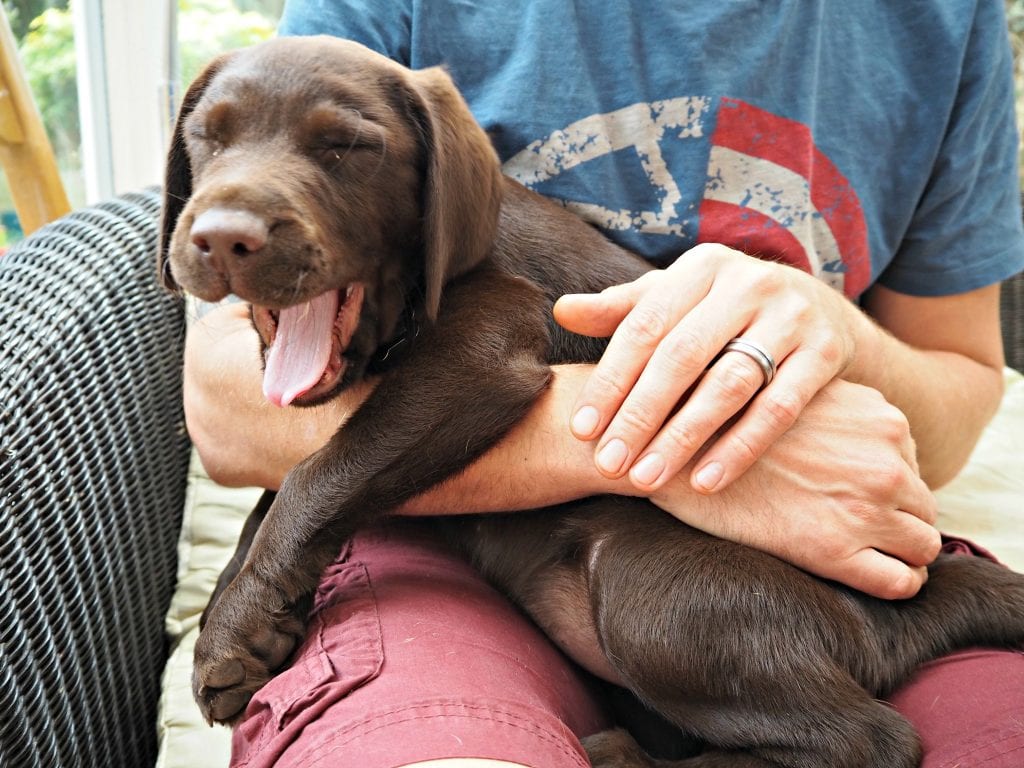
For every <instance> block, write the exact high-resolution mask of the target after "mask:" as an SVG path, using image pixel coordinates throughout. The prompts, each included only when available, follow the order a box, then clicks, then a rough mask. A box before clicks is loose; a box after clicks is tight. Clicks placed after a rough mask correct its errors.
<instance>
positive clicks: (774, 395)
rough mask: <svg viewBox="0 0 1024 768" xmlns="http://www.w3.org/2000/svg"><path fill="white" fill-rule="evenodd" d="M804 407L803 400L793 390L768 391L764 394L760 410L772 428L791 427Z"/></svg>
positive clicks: (778, 389)
mask: <svg viewBox="0 0 1024 768" xmlns="http://www.w3.org/2000/svg"><path fill="white" fill-rule="evenodd" d="M803 407H804V398H803V397H802V396H801V395H800V393H799V392H798V391H797V390H795V389H782V388H777V389H769V390H768V391H767V392H765V394H764V400H763V401H762V408H763V409H764V412H765V415H766V416H767V418H768V421H769V422H770V424H771V425H772V426H773V427H776V428H779V427H781V428H785V427H789V426H791V425H792V424H793V423H794V422H795V421H796V420H797V417H798V416H799V415H800V412H801V411H802V410H803Z"/></svg>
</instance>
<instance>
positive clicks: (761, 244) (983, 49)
mask: <svg viewBox="0 0 1024 768" xmlns="http://www.w3.org/2000/svg"><path fill="white" fill-rule="evenodd" d="M280 32H281V34H298V35H301V34H331V35H336V36H339V37H346V38H350V39H353V40H357V41H359V42H361V43H363V44H365V45H367V46H369V47H371V48H373V49H375V50H377V51H379V52H381V53H383V54H385V55H387V56H389V57H391V58H393V59H395V60H397V61H399V62H401V63H403V64H405V65H407V66H411V67H413V68H414V69H419V68H422V67H427V66H433V65H438V64H443V65H444V66H445V67H446V68H447V69H448V70H449V71H450V73H451V74H452V76H453V78H454V80H455V82H456V83H457V84H458V86H459V88H460V90H461V91H462V93H463V95H464V96H465V97H466V100H467V101H468V102H469V105H470V107H471V109H472V110H473V113H474V114H475V115H476V117H477V119H478V120H479V122H480V123H481V125H483V126H484V128H485V129H486V130H487V132H488V133H489V134H490V136H491V138H492V140H493V142H494V144H495V146H496V148H497V149H498V153H499V155H500V156H501V158H502V161H503V162H504V164H505V172H506V173H508V174H510V175H511V176H513V177H515V178H517V179H518V180H520V181H521V182H523V183H524V184H526V185H527V186H529V187H531V188H533V189H534V190H536V191H538V192H541V193H543V194H546V195H549V196H551V197H554V198H556V199H559V200H561V201H563V202H564V203H565V204H566V205H567V206H568V207H569V208H570V209H571V210H574V211H576V212H578V213H579V214H580V215H581V216H583V217H585V218H586V219H588V220H589V221H591V222H593V223H595V224H597V225H599V226H600V227H601V228H602V229H603V230H604V231H605V232H606V234H608V235H609V236H610V237H611V238H612V239H614V240H616V241H618V242H619V243H620V244H622V245H624V246H626V247H628V248H631V249H633V250H635V251H637V252H639V253H641V254H643V255H645V256H646V257H647V258H649V259H651V260H652V261H654V262H655V263H658V264H665V263H668V262H669V261H671V260H672V259H674V258H675V257H676V256H678V255H679V254H680V253H682V252H683V251H684V250H686V249H687V248H689V247H690V246H692V245H693V244H694V243H697V242H707V241H715V242H722V243H726V244H729V245H732V246H734V247H736V248H739V249H740V250H743V251H745V252H747V253H751V254H755V255H759V256H762V257H765V258H771V259H777V260H781V261H785V262H787V263H790V264H794V265H798V266H801V267H803V268H805V269H807V270H809V271H811V272H813V273H814V274H816V275H818V276H820V277H821V278H822V279H824V280H826V281H828V282H829V283H830V284H832V285H834V286H835V287H836V288H838V289H841V290H843V291H844V292H845V293H846V294H847V295H848V296H850V297H851V298H857V297H858V296H860V294H861V293H862V292H863V291H864V290H865V289H866V288H867V287H868V286H869V285H871V284H873V283H874V282H876V281H878V282H880V283H881V284H883V285H885V286H886V287H888V288H891V289H893V290H896V291H900V292H903V293H908V294H914V295H923V296H934V295H947V294H952V293H959V292H962V291H968V290H972V289H975V288H979V287H982V286H985V285H989V284H991V283H994V282H997V281H999V280H1001V279H1004V278H1006V277H1009V276H1010V275H1012V274H1014V273H1015V272H1017V271H1019V270H1021V269H1022V268H1024V234H1022V228H1021V218H1020V202H1019V195H1020V191H1019V181H1018V175H1017V133H1016V127H1015V119H1014V99H1013V80H1012V71H1011V66H1012V62H1011V55H1010V49H1009V43H1008V40H1007V35H1006V28H1005V20H1004V17H1003V3H1002V0H900V2H892V1H891V0H843V2H838V1H837V0H771V1H769V2H766V1H765V0H742V1H741V0H731V1H729V2H723V1H722V0H705V1H704V2H694V0H664V1H663V2H658V3H649V2H641V0H590V1H589V2H586V3H578V2H568V1H567V0H529V2H522V3H511V4H509V3H499V2H494V1H493V0H389V1H388V2H379V0H288V3H287V5H286V7H285V13H284V18H283V20H282V24H281V28H280Z"/></svg>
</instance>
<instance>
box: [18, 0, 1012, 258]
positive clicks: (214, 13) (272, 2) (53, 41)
mask: <svg viewBox="0 0 1024 768" xmlns="http://www.w3.org/2000/svg"><path fill="white" fill-rule="evenodd" d="M283 2H284V0H179V3H178V30H177V35H178V47H179V62H180V81H181V82H180V84H179V89H178V93H182V92H183V86H184V85H185V84H186V83H188V82H190V81H191V79H192V78H193V76H194V75H195V74H196V73H197V72H198V70H199V68H200V67H201V66H202V64H203V63H204V62H205V61H207V60H208V59H210V58H211V57H213V56H214V55H215V54H216V53H219V52H220V51H223V50H227V49H230V48H236V47H240V46H244V45H249V44H251V43H255V42H257V41H259V40H262V39H264V38H266V37H269V36H270V35H271V34H272V33H273V30H274V27H275V25H276V23H277V19H278V18H279V17H280V14H281V7H282V5H283ZM3 4H4V8H5V9H6V11H7V16H8V19H9V21H10V23H11V27H12V29H13V31H14V34H15V37H16V39H17V40H18V46H19V52H20V54H21V58H22V62H23V65H24V68H25V70H26V73H27V75H28V79H29V84H30V86H31V88H32V91H33V94H34V95H35V99H36V102H37V104H38V106H39V110H40V112H41V113H42V117H43V121H44V123H45V124H46V128H47V131H48V133H49V136H50V140H51V142H52V143H53V147H54V151H55V153H56V155H57V159H58V163H59V166H60V170H61V176H62V178H63V180H64V186H65V188H66V189H67V192H68V197H69V199H70V202H71V205H72V207H77V206H81V205H83V204H84V203H85V199H84V198H85V192H84V190H85V185H84V182H83V178H82V161H81V157H80V151H81V150H80V147H81V134H80V128H79V117H78V93H77V87H76V83H75V67H76V56H75V48H74V34H73V25H72V19H71V13H70V11H69V10H68V0H3ZM1006 10H1007V21H1008V27H1009V34H1010V38H1011V41H1012V44H1013V48H1014V53H1015V59H1016V73H1017V114H1018V124H1020V125H1024V0H1006ZM13 207H14V206H13V204H12V203H11V199H10V192H9V190H8V187H7V183H6V179H4V178H2V175H0V248H2V247H4V246H5V245H6V244H7V243H8V242H9V241H10V240H12V239H17V237H18V236H19V231H18V223H17V217H16V216H15V215H14V212H13Z"/></svg>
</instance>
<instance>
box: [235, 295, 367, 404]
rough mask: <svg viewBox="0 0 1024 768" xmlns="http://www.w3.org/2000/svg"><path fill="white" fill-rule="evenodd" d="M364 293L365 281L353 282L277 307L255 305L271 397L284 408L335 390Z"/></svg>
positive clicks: (267, 393) (265, 388) (267, 391)
mask: <svg viewBox="0 0 1024 768" xmlns="http://www.w3.org/2000/svg"><path fill="white" fill-rule="evenodd" d="M363 292H364V287H363V284H362V283H352V284H351V285H349V286H347V287H345V288H342V289H341V290H336V291H327V292H326V293H322V294H320V295H319V296H317V297H315V298H313V299H311V300H309V301H307V302H305V303H303V304H298V305H296V306H294V307H288V308H287V309H282V310H279V311H278V310H272V309H267V308H266V307H259V306H256V305H253V308H252V318H253V323H254V324H255V326H256V330H257V331H258V332H259V334H260V336H261V337H262V338H263V343H264V344H265V345H266V347H267V348H266V352H265V361H266V365H265V368H264V372H263V394H264V396H265V397H266V398H267V400H269V401H270V402H272V403H274V404H275V405H278V406H281V407H284V406H286V405H291V404H292V403H296V404H302V403H309V402H315V401H318V400H319V399H321V398H323V397H324V396H325V395H329V394H330V393H331V392H333V390H334V389H335V388H336V387H337V384H338V382H339V381H340V380H341V377H342V374H344V372H345V365H346V360H345V357H344V354H345V350H346V349H347V348H348V345H349V342H351V341H352V334H353V333H355V330H356V326H357V325H358V323H359V312H360V309H361V308H362V305H363Z"/></svg>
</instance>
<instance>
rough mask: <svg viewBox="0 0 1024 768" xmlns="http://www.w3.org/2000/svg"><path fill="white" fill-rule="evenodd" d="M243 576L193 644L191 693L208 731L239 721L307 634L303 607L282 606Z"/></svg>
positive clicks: (276, 595)
mask: <svg viewBox="0 0 1024 768" xmlns="http://www.w3.org/2000/svg"><path fill="white" fill-rule="evenodd" d="M243 576H244V574H239V577H238V578H236V579H235V581H233V582H232V583H231V585H230V586H229V587H228V588H227V589H225V590H224V592H223V593H222V594H221V595H220V598H219V599H218V600H217V602H216V604H215V605H214V606H213V608H212V610H210V611H209V614H208V615H207V617H206V622H205V625H204V626H203V630H202V632H200V634H199V638H198V640H196V647H195V655H194V658H193V668H192V693H193V695H194V696H195V699H196V702H197V703H198V704H199V709H200V710H202V713H203V717H204V718H206V722H207V723H209V724H210V725H212V724H213V723H215V722H217V723H226V724H230V723H233V722H235V721H236V720H238V719H239V718H240V717H241V716H242V713H243V712H244V711H245V707H246V705H247V704H248V703H249V699H251V698H252V696H253V694H254V693H256V691H258V690H259V689H260V688H262V687H263V685H264V683H266V682H267V681H268V680H269V679H270V678H271V676H272V675H273V674H274V672H276V671H277V670H278V669H280V668H281V667H282V666H283V665H284V663H285V662H286V661H287V660H288V658H289V657H290V656H291V655H292V652H293V651H294V650H295V648H296V647H297V646H298V644H299V642H300V641H301V640H302V636H303V634H304V632H305V625H306V621H305V620H306V609H307V608H308V606H306V605H305V604H304V603H303V601H300V603H299V604H295V605H291V606H282V605H281V603H282V599H281V596H280V593H279V592H278V591H277V590H273V589H266V588H260V587H259V585H257V584H255V583H253V580H252V579H247V578H244V577H243ZM275 605H276V606H278V607H277V609H276V610H275V609H274V608H273V606H275Z"/></svg>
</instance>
